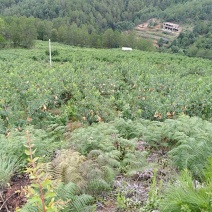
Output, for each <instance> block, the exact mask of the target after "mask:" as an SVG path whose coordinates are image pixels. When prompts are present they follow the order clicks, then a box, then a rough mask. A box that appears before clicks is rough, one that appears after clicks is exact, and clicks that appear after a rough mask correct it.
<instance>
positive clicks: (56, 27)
mask: <svg viewBox="0 0 212 212" xmlns="http://www.w3.org/2000/svg"><path fill="white" fill-rule="evenodd" d="M35 39H39V40H48V39H51V40H52V41H57V42H62V43H65V44H69V45H74V46H85V47H95V48H118V47H121V46H130V47H132V48H137V49H141V50H145V51H151V50H154V49H155V48H154V46H153V44H152V42H151V41H150V40H147V39H143V38H138V37H137V35H136V34H135V33H134V32H125V33H122V32H120V31H117V30H113V29H111V28H110V29H107V30H105V31H104V32H98V31H97V30H95V28H94V27H92V26H87V25H85V24H84V25H82V26H81V27H78V26H77V24H69V23H68V21H67V19H66V18H57V19H54V20H53V21H48V20H40V19H38V18H32V17H30V18H27V17H25V16H21V17H4V18H1V19H0V47H1V48H3V47H8V46H12V47H24V48H30V47H32V46H33V45H34V40H35Z"/></svg>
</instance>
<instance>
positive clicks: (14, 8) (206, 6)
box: [0, 0, 212, 30]
mask: <svg viewBox="0 0 212 212" xmlns="http://www.w3.org/2000/svg"><path fill="white" fill-rule="evenodd" d="M0 5H1V6H0V14H2V15H4V16H5V15H7V16H8V15H9V16H13V15H17V16H27V17H31V16H33V17H35V18H40V19H47V20H52V19H54V18H59V17H60V18H61V17H68V21H69V23H76V24H77V25H78V26H80V25H82V24H87V25H92V26H93V27H95V28H96V29H98V30H104V29H107V28H112V29H121V30H122V29H130V28H132V27H134V26H136V25H137V24H139V23H142V22H144V21H146V20H148V19H150V18H159V19H162V20H164V21H175V22H181V23H188V22H189V23H193V22H195V21H199V20H212V12H211V11H212V2H211V0H203V1H199V0H116V1H114V0H36V1H34V0H0Z"/></svg>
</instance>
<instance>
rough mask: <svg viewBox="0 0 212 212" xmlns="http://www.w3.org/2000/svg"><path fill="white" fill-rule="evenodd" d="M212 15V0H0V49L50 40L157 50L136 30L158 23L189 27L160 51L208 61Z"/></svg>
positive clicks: (27, 45)
mask: <svg viewBox="0 0 212 212" xmlns="http://www.w3.org/2000/svg"><path fill="white" fill-rule="evenodd" d="M211 11H212V3H211V0H204V1H198V0H160V1H156V0H117V1H112V0H107V1H97V0H86V1H84V0H83V1H82V0H77V1H76V0H71V1H69V0H38V1H31V0H20V1H18V0H9V1H6V0H0V14H1V19H0V47H6V46H7V47H8V46H14V47H17V46H21V47H26V48H29V47H31V46H33V45H34V40H35V39H39V40H48V39H49V38H51V39H52V41H58V42H62V43H65V44H69V45H75V46H76V45H78V46H85V47H95V48H117V47H121V46H123V45H125V46H131V47H133V48H137V49H141V50H147V51H153V50H156V49H155V48H154V46H153V43H152V42H151V41H150V40H146V39H143V38H139V37H138V36H137V35H136V33H135V32H133V29H134V27H135V26H137V25H138V24H142V23H144V22H146V21H147V20H149V19H151V18H157V19H158V20H160V22H163V21H170V22H174V23H178V24H180V25H184V24H187V25H190V26H191V27H190V30H189V31H184V33H183V34H181V36H180V38H179V39H177V40H176V41H174V42H173V43H168V45H163V41H161V42H160V43H159V44H160V45H159V47H160V50H161V51H168V52H174V53H181V54H186V55H189V56H199V57H206V58H210V56H208V55H210V54H211V46H212V44H211V33H212V12H211ZM126 31H127V33H126ZM129 31H131V33H129ZM123 32H125V33H123Z"/></svg>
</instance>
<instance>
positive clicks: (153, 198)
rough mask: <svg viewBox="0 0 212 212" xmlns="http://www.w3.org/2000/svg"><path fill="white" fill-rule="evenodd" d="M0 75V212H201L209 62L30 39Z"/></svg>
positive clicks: (210, 108)
mask: <svg viewBox="0 0 212 212" xmlns="http://www.w3.org/2000/svg"><path fill="white" fill-rule="evenodd" d="M0 69H1V72H0V75H1V77H0V89H1V93H0V146H1V149H0V173H1V174H0V194H1V200H0V210H1V211H3V212H4V211H7V210H8V209H10V210H11V211H15V208H16V207H17V206H19V207H23V208H20V209H19V211H20V212H29V211H39V212H40V211H42V212H45V208H47V209H48V210H49V211H50V210H51V211H53V212H58V211H60V212H69V211H82V212H83V211H86V212H87V211H92V212H93V211H96V212H104V211H111V212H116V211H133V212H149V211H153V210H157V211H160V212H179V211H180V210H181V209H182V208H183V210H184V209H186V210H187V211H189V210H190V211H201V210H202V211H203V210H204V211H211V209H212V208H211V204H210V202H211V198H212V196H211V192H209V191H211V183H212V180H211V170H212V163H211V162H210V157H211V155H212V142H211V141H212V134H211V129H212V123H211V121H212V119H211V117H212V105H211V104H212V96H211V86H212V84H211V82H212V81H211V70H212V61H210V60H207V59H202V58H190V57H186V56H183V55H173V54H167V53H158V52H144V51H138V50H134V49H133V51H130V52H125V51H122V50H121V49H95V48H80V47H73V46H70V45H62V44H59V43H52V66H51V67H50V65H49V54H48V42H46V41H36V42H35V46H34V47H33V48H31V49H21V48H10V49H1V50H0ZM44 173H45V174H44ZM173 182H177V183H176V184H173ZM26 185H27V186H28V187H25V189H23V186H26ZM37 188H39V190H38V189H37ZM188 192H189V195H188ZM193 199H194V200H195V201H193ZM197 199H198V201H197ZM184 211H185V210H184Z"/></svg>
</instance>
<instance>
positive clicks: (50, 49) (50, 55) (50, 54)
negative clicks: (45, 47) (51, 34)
mask: <svg viewBox="0 0 212 212" xmlns="http://www.w3.org/2000/svg"><path fill="white" fill-rule="evenodd" d="M49 62H50V67H52V48H51V40H50V39H49Z"/></svg>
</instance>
